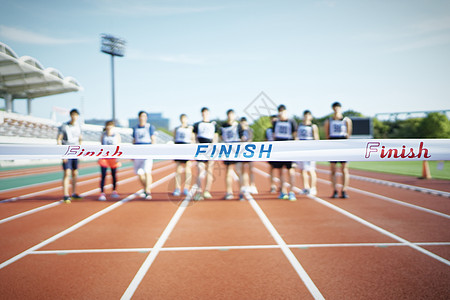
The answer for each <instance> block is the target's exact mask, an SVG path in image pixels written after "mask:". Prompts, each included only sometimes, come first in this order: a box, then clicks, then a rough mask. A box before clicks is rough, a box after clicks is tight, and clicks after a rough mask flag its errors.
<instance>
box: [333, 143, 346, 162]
mask: <svg viewBox="0 0 450 300" xmlns="http://www.w3.org/2000/svg"><path fill="white" fill-rule="evenodd" d="M346 139H347V138H346V137H330V138H329V140H346ZM330 163H332V164H337V163H340V164H345V163H346V161H330Z"/></svg>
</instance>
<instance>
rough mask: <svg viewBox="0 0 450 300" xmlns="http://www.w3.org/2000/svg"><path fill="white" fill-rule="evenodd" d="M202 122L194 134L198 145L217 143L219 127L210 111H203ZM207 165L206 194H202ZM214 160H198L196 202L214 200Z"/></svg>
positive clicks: (196, 124)
mask: <svg viewBox="0 0 450 300" xmlns="http://www.w3.org/2000/svg"><path fill="white" fill-rule="evenodd" d="M201 113H202V121H200V122H197V123H195V124H194V130H193V132H194V134H195V138H196V141H197V143H217V140H218V137H219V136H218V131H219V128H218V125H217V123H216V122H215V121H211V120H210V119H209V109H208V108H207V107H203V108H202V109H201ZM205 163H206V164H207V166H206V184H205V192H204V193H202V178H203V177H204V176H205ZM213 168H214V161H213V160H198V161H197V170H198V173H197V192H196V194H195V196H194V200H203V199H205V198H206V199H210V198H212V196H211V193H210V189H211V186H212V182H213V179H214V178H213Z"/></svg>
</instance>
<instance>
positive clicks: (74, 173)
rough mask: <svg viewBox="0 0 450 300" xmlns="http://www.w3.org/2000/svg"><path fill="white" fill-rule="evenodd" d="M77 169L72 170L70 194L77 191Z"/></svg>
mask: <svg viewBox="0 0 450 300" xmlns="http://www.w3.org/2000/svg"><path fill="white" fill-rule="evenodd" d="M77 179H78V170H77V169H75V170H72V194H76V193H77Z"/></svg>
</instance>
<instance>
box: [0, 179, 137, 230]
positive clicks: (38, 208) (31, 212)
mask: <svg viewBox="0 0 450 300" xmlns="http://www.w3.org/2000/svg"><path fill="white" fill-rule="evenodd" d="M132 180H136V179H135V177H134V176H133V177H129V178H127V179H122V180H119V181H118V182H117V183H121V184H124V183H127V182H130V181H132ZM110 187H112V184H107V185H105V188H110ZM99 191H100V188H95V189H93V190H90V191H87V192H84V193H82V194H80V195H81V196H82V197H85V196H88V195H91V194H94V193H98V192H99ZM61 203H63V202H62V201H56V202H52V203H50V204H46V205H43V206H40V207H36V208H34V209H30V210H28V211H25V212H23V213H19V214H17V215H13V216H10V217H7V218H5V219H2V220H0V224H2V223H6V222H8V221H12V220H15V219H18V218H21V217H24V216H28V215H31V214H34V213H36V212H39V211H41V210H45V209H48V208H52V207H53V206H57V205H60V204H61Z"/></svg>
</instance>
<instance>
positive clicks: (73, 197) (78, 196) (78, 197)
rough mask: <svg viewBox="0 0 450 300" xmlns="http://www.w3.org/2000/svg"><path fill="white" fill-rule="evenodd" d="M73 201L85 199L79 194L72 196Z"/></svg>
mask: <svg viewBox="0 0 450 300" xmlns="http://www.w3.org/2000/svg"><path fill="white" fill-rule="evenodd" d="M72 199H83V197H81V196H80V195H78V194H75V193H73V194H72Z"/></svg>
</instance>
